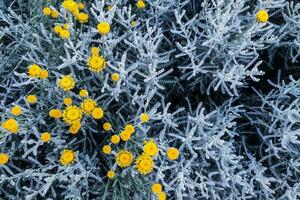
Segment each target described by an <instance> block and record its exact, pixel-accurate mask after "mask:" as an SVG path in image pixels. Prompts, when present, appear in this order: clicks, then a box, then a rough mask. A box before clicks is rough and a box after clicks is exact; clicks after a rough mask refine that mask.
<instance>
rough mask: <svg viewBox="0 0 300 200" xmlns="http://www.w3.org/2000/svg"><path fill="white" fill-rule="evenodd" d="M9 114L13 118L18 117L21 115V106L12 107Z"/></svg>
mask: <svg viewBox="0 0 300 200" xmlns="http://www.w3.org/2000/svg"><path fill="white" fill-rule="evenodd" d="M10 112H11V114H13V115H14V116H19V115H21V114H22V108H21V106H14V107H12V108H11V109H10Z"/></svg>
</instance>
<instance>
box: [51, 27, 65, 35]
mask: <svg viewBox="0 0 300 200" xmlns="http://www.w3.org/2000/svg"><path fill="white" fill-rule="evenodd" d="M53 30H54V33H56V34H60V32H61V31H62V30H63V29H62V27H61V26H54V28H53Z"/></svg>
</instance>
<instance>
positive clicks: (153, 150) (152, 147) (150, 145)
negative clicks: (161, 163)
mask: <svg viewBox="0 0 300 200" xmlns="http://www.w3.org/2000/svg"><path fill="white" fill-rule="evenodd" d="M143 150H144V153H145V154H147V155H149V156H156V155H157V154H158V151H159V149H158V147H157V145H156V143H155V142H154V141H153V140H150V141H148V142H146V143H145V145H144V149H143Z"/></svg>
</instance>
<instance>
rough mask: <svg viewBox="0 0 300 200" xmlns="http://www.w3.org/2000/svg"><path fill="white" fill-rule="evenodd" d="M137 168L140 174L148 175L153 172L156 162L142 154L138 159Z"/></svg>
mask: <svg viewBox="0 0 300 200" xmlns="http://www.w3.org/2000/svg"><path fill="white" fill-rule="evenodd" d="M135 167H136V169H137V171H138V172H139V173H140V174H143V175H146V174H149V173H151V172H152V171H153V167H154V161H153V159H152V157H151V156H149V155H147V154H142V155H140V156H139V157H138V158H137V159H136V161H135Z"/></svg>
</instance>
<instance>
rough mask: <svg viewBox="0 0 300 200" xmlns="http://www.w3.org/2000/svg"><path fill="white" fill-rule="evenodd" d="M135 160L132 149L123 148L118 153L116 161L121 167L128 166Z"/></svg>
mask: <svg viewBox="0 0 300 200" xmlns="http://www.w3.org/2000/svg"><path fill="white" fill-rule="evenodd" d="M132 160H133V155H132V153H131V152H130V151H127V150H121V151H119V152H118V153H117V155H116V163H117V165H118V166H119V167H122V168H125V167H128V166H129V165H130V164H131V163H132Z"/></svg>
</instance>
